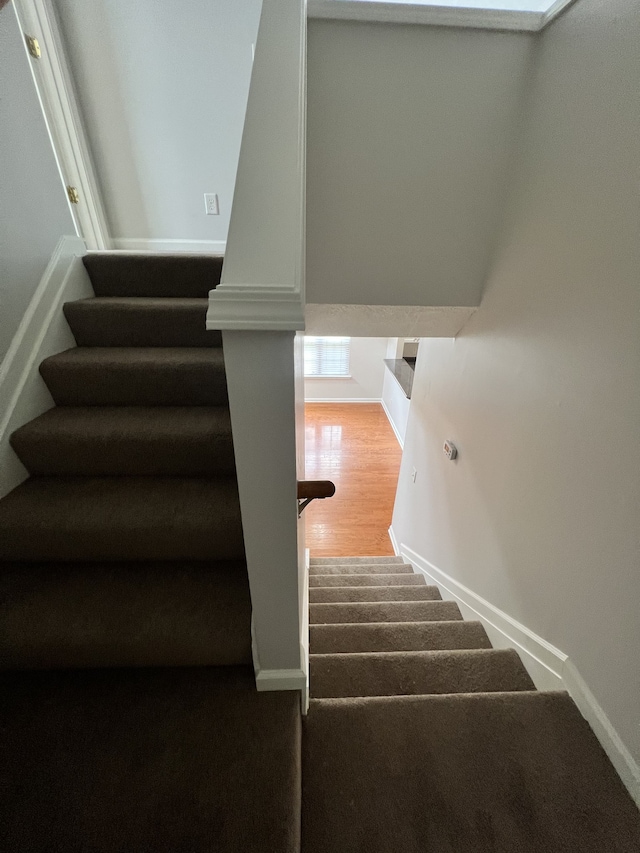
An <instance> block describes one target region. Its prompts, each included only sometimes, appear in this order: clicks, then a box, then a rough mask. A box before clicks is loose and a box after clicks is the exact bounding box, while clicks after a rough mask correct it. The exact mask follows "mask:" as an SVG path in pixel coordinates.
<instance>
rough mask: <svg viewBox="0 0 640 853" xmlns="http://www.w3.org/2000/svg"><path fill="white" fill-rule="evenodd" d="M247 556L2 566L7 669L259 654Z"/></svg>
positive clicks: (241, 660)
mask: <svg viewBox="0 0 640 853" xmlns="http://www.w3.org/2000/svg"><path fill="white" fill-rule="evenodd" d="M250 618H251V601H250V597H249V586H248V582H247V574H246V567H245V565H244V563H242V562H240V563H237V564H224V563H191V564H184V563H175V564H172V563H125V564H122V563H115V564H105V563H103V564H95V563H89V564H80V565H76V564H68V563H67V564H60V565H58V566H56V567H55V569H54V570H53V571H52V566H51V564H50V563H44V564H36V565H24V564H22V565H16V564H14V565H13V566H12V565H9V566H6V564H5V567H4V568H3V571H2V572H1V573H0V624H2V652H1V653H0V668H2V669H23V670H26V669H76V668H81V669H86V668H89V669H91V668H99V667H140V666H236V665H242V664H250V663H251V638H250V630H249V625H250Z"/></svg>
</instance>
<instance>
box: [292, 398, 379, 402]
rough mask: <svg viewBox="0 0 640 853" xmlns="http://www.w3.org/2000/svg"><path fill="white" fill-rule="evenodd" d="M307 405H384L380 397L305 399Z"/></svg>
mask: <svg viewBox="0 0 640 853" xmlns="http://www.w3.org/2000/svg"><path fill="white" fill-rule="evenodd" d="M304 401H305V403H382V400H381V399H380V397H305V398H304Z"/></svg>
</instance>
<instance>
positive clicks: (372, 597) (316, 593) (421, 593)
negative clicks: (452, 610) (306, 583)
mask: <svg viewBox="0 0 640 853" xmlns="http://www.w3.org/2000/svg"><path fill="white" fill-rule="evenodd" d="M441 598H442V596H441V595H440V590H439V589H438V588H437V587H435V586H426V585H425V586H398V587H385V586H373V587H366V586H361V587H357V586H356V587H320V588H318V587H313V588H312V589H310V590H309V601H310V603H311V604H320V603H330V602H358V601H439V600H440V599H441Z"/></svg>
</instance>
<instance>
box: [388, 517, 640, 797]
mask: <svg viewBox="0 0 640 853" xmlns="http://www.w3.org/2000/svg"><path fill="white" fill-rule="evenodd" d="M389 536H390V538H391V541H392V543H393V547H394V550H395V552H396V553H397V554H399V555H401V556H402V557H404V558H405V559H406V560H407V561H408V562H410V563H411V564H412V565H413V566H414V568H415V569H416V571H418V572H421V573H422V574H423V575H424V576H425V578H426V579H428V581H430V582H431V583H434V584H436V585H437V586H438V587H439V588H440V591H441V592H442V597H443V598H444V599H448V600H451V601H456V602H457V603H458V605H459V607H460V610H461V611H462V614H463V616H464V617H465V619H479V620H480V621H481V622H482V624H483V625H484V627H485V629H486V631H487V634H488V635H489V639H490V640H491V642H492V644H493V645H494V647H495V648H515V649H516V650H517V651H518V652H519V654H520V655H521V657H522V662H523V664H524V665H525V667H526V668H527V671H528V672H529V674H530V675H531V678H532V679H533V681H534V683H535V685H536V687H537V688H538V689H539V690H566V691H567V692H568V693H569V695H570V696H571V698H572V699H573V701H574V702H575V703H576V706H577V707H578V709H579V710H580V713H581V714H582V716H583V717H584V718H585V720H586V721H587V722H588V723H589V725H590V726H591V728H592V730H593V732H594V734H595V736H596V737H597V738H598V741H599V742H600V745H601V746H602V748H603V749H604V751H605V752H606V754H607V755H608V757H609V760H610V761H611V763H612V765H613V766H614V768H615V769H616V771H617V773H618V775H619V776H620V778H621V780H622V782H623V784H624V785H625V787H626V789H627V790H628V791H629V793H630V795H631V797H632V798H633V799H634V801H635V802H636V803H637V804H638V806H640V767H638V764H637V762H636V761H635V760H634V758H633V756H632V755H631V753H630V752H629V750H628V749H627V747H626V746H625V745H624V743H623V741H622V740H621V738H620V736H619V735H618V733H617V732H616V730H615V729H614V727H613V725H612V724H611V721H610V720H609V718H608V717H607V715H606V714H605V712H604V710H603V709H602V707H601V705H600V704H599V703H598V701H597V700H596V698H595V696H594V695H593V693H592V692H591V690H590V689H589V687H588V686H587V684H586V682H585V680H584V679H583V678H582V676H581V675H580V673H579V672H578V670H577V669H576V666H575V664H574V663H573V662H572V661H571V660H570V659H569V658H568V656H567V655H566V654H564V652H562V651H560V649H557V648H556V647H555V646H553V645H551V643H548V642H547V641H546V640H544V639H543V638H542V637H540V636H538V635H537V634H535V633H534V632H533V631H531V630H529V628H527V627H526V626H525V625H522V624H521V623H520V622H518V621H517V620H515V619H513V618H512V617H511V616H509V615H508V614H507V613H505V612H504V611H503V610H500V609H499V608H497V607H495V606H494V605H493V604H491V603H490V602H489V601H487V600H486V599H484V598H482V597H481V596H479V595H477V594H476V593H475V592H473V590H471V589H469V588H468V587H466V586H464V585H463V584H461V583H459V582H458V581H457V580H455V579H454V578H452V577H450V576H449V575H448V574H446V573H445V572H443V571H442V570H441V569H439V568H438V567H437V566H434V565H433V563H430V562H429V561H428V560H426V559H425V558H424V557H421V556H420V555H419V554H417V553H416V552H415V551H413V550H412V549H411V548H409V547H408V546H406V545H403V544H401V545H398V541H397V537H396V535H395V533H394V531H393V527H391V528H389Z"/></svg>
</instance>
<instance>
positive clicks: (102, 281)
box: [82, 254, 224, 299]
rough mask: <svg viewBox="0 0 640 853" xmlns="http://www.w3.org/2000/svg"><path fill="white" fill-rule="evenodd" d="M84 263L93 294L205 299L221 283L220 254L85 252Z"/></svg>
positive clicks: (221, 261)
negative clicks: (107, 253) (217, 255)
mask: <svg viewBox="0 0 640 853" xmlns="http://www.w3.org/2000/svg"><path fill="white" fill-rule="evenodd" d="M82 260H83V263H84V265H85V267H86V269H87V272H88V273H89V277H90V279H91V284H92V285H93V289H94V291H95V294H96V296H142V297H159V296H168V297H187V298H196V299H204V298H206V297H207V296H208V294H209V291H210V290H213V289H214V288H215V287H217V285H218V284H219V283H220V275H221V273H222V263H223V260H224V259H223V258H222V257H214V256H212V255H186V254H184V255H180V256H169V255H142V254H139V255H136V254H130V255H106V254H88V255H85V256H84V257H83V259H82Z"/></svg>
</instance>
